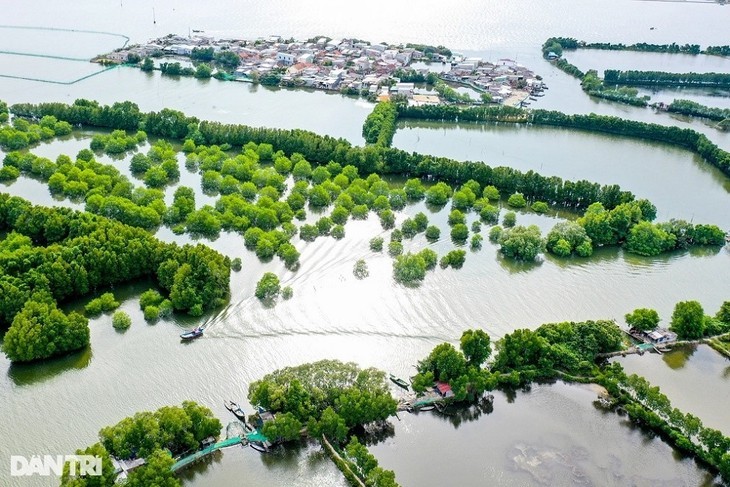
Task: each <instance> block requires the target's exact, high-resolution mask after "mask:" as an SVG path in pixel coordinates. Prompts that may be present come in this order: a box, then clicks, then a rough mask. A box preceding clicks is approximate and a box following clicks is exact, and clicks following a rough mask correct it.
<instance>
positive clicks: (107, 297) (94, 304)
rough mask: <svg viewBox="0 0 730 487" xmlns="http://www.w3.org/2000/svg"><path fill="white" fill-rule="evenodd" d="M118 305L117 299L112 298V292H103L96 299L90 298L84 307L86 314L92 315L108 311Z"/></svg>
mask: <svg viewBox="0 0 730 487" xmlns="http://www.w3.org/2000/svg"><path fill="white" fill-rule="evenodd" d="M118 307H119V301H117V300H116V299H115V298H114V294H112V293H104V294H102V295H101V296H99V297H98V298H96V299H92V300H91V301H89V302H88V304H87V305H86V306H85V307H84V311H86V314H87V315H90V316H94V315H98V314H101V313H108V312H109V311H113V310H115V309H117V308H118Z"/></svg>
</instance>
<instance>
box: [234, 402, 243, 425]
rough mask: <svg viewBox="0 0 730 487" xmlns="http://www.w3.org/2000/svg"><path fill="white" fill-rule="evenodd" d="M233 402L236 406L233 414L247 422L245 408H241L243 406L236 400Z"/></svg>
mask: <svg viewBox="0 0 730 487" xmlns="http://www.w3.org/2000/svg"><path fill="white" fill-rule="evenodd" d="M233 404H234V405H235V406H236V407H235V408H233V410H232V411H231V412H232V413H233V415H234V416H235V417H237V418H238V419H240V420H241V421H243V422H244V423H245V422H246V413H244V412H243V409H241V406H239V405H238V404H236V403H235V402H234V403H233Z"/></svg>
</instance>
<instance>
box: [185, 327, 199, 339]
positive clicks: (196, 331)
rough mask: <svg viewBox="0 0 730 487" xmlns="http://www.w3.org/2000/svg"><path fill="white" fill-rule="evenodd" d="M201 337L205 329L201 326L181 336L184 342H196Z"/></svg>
mask: <svg viewBox="0 0 730 487" xmlns="http://www.w3.org/2000/svg"><path fill="white" fill-rule="evenodd" d="M201 336H203V329H202V328H201V327H199V326H198V327H196V328H193V329H192V330H188V331H186V332H185V333H181V334H180V338H182V339H183V340H194V339H196V338H198V337H201Z"/></svg>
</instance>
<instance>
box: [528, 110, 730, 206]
mask: <svg viewBox="0 0 730 487" xmlns="http://www.w3.org/2000/svg"><path fill="white" fill-rule="evenodd" d="M529 122H530V123H534V124H537V125H554V126H559V127H567V128H575V129H580V130H587V131H590V132H606V133H612V134H617V135H621V136H625V137H632V138H637V139H647V140H657V141H659V142H664V143H667V144H670V145H676V146H680V147H684V148H686V149H689V150H691V151H693V152H695V153H696V154H698V155H699V156H701V157H702V158H704V159H705V160H706V161H707V162H708V163H710V164H712V165H713V166H715V167H717V168H718V169H720V170H721V171H723V172H724V173H725V174H728V175H730V153H728V152H726V151H724V150H723V149H720V148H719V147H718V146H717V145H716V144H714V143H713V142H712V141H710V139H708V138H707V136H705V135H704V134H701V133H699V132H697V131H695V130H692V129H686V128H685V129H683V128H679V127H675V126H664V125H659V124H655V123H646V122H637V121H633V120H626V119H622V118H619V117H612V116H606V115H596V114H589V115H567V114H565V113H561V112H557V111H550V110H532V111H531V112H530V119H529ZM594 201H599V200H594ZM604 206H605V203H604ZM614 206H615V205H614Z"/></svg>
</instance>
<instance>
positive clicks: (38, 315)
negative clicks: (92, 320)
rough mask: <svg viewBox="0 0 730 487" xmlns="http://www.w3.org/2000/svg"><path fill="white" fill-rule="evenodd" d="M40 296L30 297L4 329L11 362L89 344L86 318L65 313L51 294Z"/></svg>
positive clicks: (5, 345) (46, 356) (63, 352)
mask: <svg viewBox="0 0 730 487" xmlns="http://www.w3.org/2000/svg"><path fill="white" fill-rule="evenodd" d="M41 299H42V301H37V300H29V301H27V302H26V303H25V305H24V306H23V307H22V309H21V310H20V312H19V313H18V314H17V315H15V318H14V319H13V322H12V324H11V325H10V328H9V329H8V331H7V332H6V333H5V337H4V340H3V344H2V349H3V352H5V355H7V357H8V359H10V360H11V361H12V362H29V361H32V360H38V359H45V358H49V357H53V356H56V355H63V354H65V353H68V352H72V351H75V350H79V349H81V348H83V347H85V346H87V345H88V344H89V324H88V321H87V320H86V318H84V317H83V316H81V315H79V314H78V313H73V312H72V313H69V314H68V315H66V314H65V313H63V312H62V311H61V310H59V309H58V308H57V307H56V304H55V302H53V300H52V299H49V297H41Z"/></svg>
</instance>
